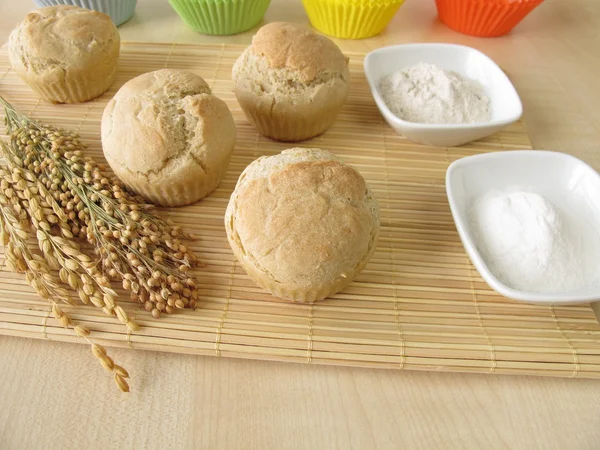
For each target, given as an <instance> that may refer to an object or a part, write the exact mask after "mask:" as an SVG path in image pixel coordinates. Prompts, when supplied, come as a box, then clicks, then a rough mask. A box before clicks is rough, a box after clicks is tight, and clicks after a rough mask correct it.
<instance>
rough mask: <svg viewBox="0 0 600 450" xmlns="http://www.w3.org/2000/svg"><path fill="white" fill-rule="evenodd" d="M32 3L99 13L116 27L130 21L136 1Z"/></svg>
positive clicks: (45, 0)
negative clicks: (106, 16) (65, 6)
mask: <svg viewBox="0 0 600 450" xmlns="http://www.w3.org/2000/svg"><path fill="white" fill-rule="evenodd" d="M33 2H34V3H35V4H36V5H37V6H39V7H41V8H43V7H45V6H55V5H72V6H79V7H80V8H86V9H93V10H94V11H100V12H103V13H104V14H107V15H109V16H110V18H111V20H112V21H113V23H114V24H115V25H116V26H117V27H118V26H119V25H121V24H123V23H125V22H127V21H128V20H129V19H131V16H133V12H134V11H135V5H136V3H137V0H33Z"/></svg>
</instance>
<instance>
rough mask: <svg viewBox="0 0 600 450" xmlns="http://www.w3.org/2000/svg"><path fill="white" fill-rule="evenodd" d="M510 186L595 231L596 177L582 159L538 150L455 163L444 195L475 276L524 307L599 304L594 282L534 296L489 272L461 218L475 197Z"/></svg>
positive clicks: (598, 222)
mask: <svg viewBox="0 0 600 450" xmlns="http://www.w3.org/2000/svg"><path fill="white" fill-rule="evenodd" d="M513 186H519V187H521V188H523V189H527V190H528V191H531V192H535V193H537V194H540V195H543V196H544V197H546V198H547V199H548V200H550V201H551V202H552V203H553V204H554V205H556V207H557V208H559V209H560V210H562V211H563V212H564V213H565V214H568V215H569V216H570V217H573V218H575V220H577V221H583V223H586V224H587V226H588V227H589V228H590V229H592V230H598V231H599V232H600V175H598V173H596V171H595V170H594V169H592V168H591V167H590V166H588V165H587V164H585V163H584V162H583V161H581V160H579V159H577V158H575V157H573V156H570V155H567V154H564V153H556V152H548V151H541V150H522V151H506V152H496V153H486V154H481V155H475V156H469V157H466V158H462V159H459V160H457V161H455V162H453V163H452V164H451V165H450V167H449V168H448V171H447V172H446V192H447V194H448V201H449V203H450V210H451V211H452V217H453V218H454V222H455V223H456V228H457V230H458V234H459V235H460V238H461V240H462V242H463V245H464V246H465V249H466V251H467V254H468V255H469V257H470V258H471V261H472V262H473V265H474V266H475V268H476V269H477V271H478V272H479V274H480V275H481V277H482V278H483V279H484V280H485V281H486V282H487V284H489V286H490V287H491V288H492V289H494V290H495V291H496V292H498V293H499V294H501V295H504V296H505V297H509V298H512V299H515V300H521V301H525V302H530V303H539V304H574V303H589V302H592V301H597V300H600V283H598V285H596V286H592V287H589V288H586V289H581V290H578V291H574V292H566V293H560V294H538V293H532V292H523V291H518V290H515V289H511V288H510V287H508V286H506V285H505V284H504V283H502V282H501V281H499V280H498V279H497V278H496V277H495V276H494V274H493V273H492V272H491V271H490V269H489V268H488V266H487V264H486V262H485V260H484V259H483V258H482V256H481V254H480V253H479V251H478V250H477V247H476V244H475V242H474V239H473V235H472V231H471V230H470V228H469V221H468V217H467V214H468V211H469V208H470V207H471V205H472V203H473V201H474V200H475V198H477V197H479V196H480V195H482V194H485V193H486V192H488V191H490V190H495V189H500V190H501V189H506V188H509V187H513Z"/></svg>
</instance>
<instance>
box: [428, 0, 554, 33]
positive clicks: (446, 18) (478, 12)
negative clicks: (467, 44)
mask: <svg viewBox="0 0 600 450" xmlns="http://www.w3.org/2000/svg"><path fill="white" fill-rule="evenodd" d="M543 1H544V0H435V3H436V5H437V10H438V14H439V16H440V19H441V20H442V22H444V23H445V24H446V25H448V26H449V27H450V28H452V29H453V30H456V31H458V32H460V33H464V34H469V35H471V36H480V37H496V36H502V35H504V34H506V33H508V32H509V31H510V30H512V29H513V28H514V27H515V26H516V25H517V24H518V23H519V22H521V20H523V19H524V18H525V16H527V14H529V13H530V12H531V11H533V10H534V9H535V8H536V7H537V6H539V5H540V4H541V3H542V2H543Z"/></svg>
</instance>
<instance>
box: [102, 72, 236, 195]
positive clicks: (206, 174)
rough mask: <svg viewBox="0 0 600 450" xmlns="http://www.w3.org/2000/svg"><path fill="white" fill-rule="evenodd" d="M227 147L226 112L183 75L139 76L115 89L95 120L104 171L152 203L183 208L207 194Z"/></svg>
mask: <svg viewBox="0 0 600 450" xmlns="http://www.w3.org/2000/svg"><path fill="white" fill-rule="evenodd" d="M234 145H235V124H234V122H233V117H232V116H231V112H230V111H229V108H228V107H227V105H226V104H225V102H224V101H223V100H221V99H219V98H217V97H215V96H214V95H212V93H211V90H210V87H209V86H208V84H207V83H206V82H205V81H204V79H202V77H200V76H198V75H195V74H193V73H191V72H183V71H178V70H172V69H162V70H157V71H155V72H149V73H145V74H143V75H140V76H138V77H136V78H134V79H132V80H130V81H128V82H127V83H125V84H124V85H123V86H122V87H121V89H119V91H118V92H117V93H116V95H115V96H114V98H113V99H112V100H110V102H109V103H108V104H107V105H106V108H105V110H104V114H103V115H102V147H103V150H104V156H105V157H106V159H107V161H108V163H109V165H110V167H111V168H112V169H113V171H114V172H115V174H116V175H117V176H118V177H119V178H120V179H121V180H122V181H123V182H124V183H125V184H127V185H128V186H129V187H131V188H132V189H133V190H134V191H135V192H137V193H138V194H140V195H141V196H142V197H144V198H145V199H146V200H148V201H150V202H152V203H154V204H157V205H163V206H180V205H186V204H189V203H193V202H195V201H197V200H200V199H201V198H204V197H206V196H207V195H208V194H210V193H211V192H212V191H213V190H215V189H216V187H217V186H218V184H219V182H220V181H221V178H222V176H223V175H224V174H225V172H226V170H227V167H228V165H229V160H230V158H231V153H232V152H233V147H234Z"/></svg>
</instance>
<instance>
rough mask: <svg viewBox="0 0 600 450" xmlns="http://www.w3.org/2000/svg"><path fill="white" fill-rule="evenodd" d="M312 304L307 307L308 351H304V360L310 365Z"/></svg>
mask: <svg viewBox="0 0 600 450" xmlns="http://www.w3.org/2000/svg"><path fill="white" fill-rule="evenodd" d="M313 308H314V304H313V303H311V304H310V305H309V307H308V349H307V351H306V359H307V362H308V363H309V364H310V363H311V362H312V350H313V313H314V309H313Z"/></svg>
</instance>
